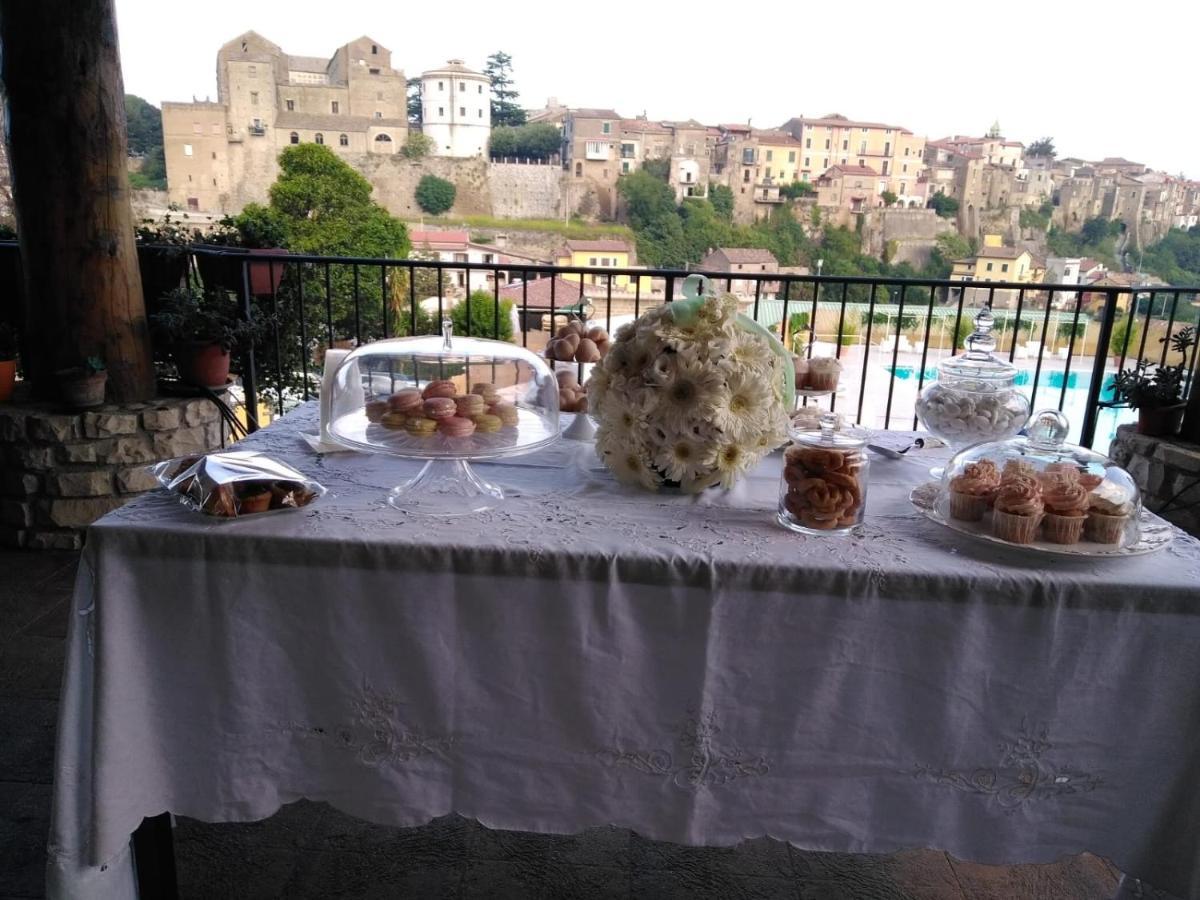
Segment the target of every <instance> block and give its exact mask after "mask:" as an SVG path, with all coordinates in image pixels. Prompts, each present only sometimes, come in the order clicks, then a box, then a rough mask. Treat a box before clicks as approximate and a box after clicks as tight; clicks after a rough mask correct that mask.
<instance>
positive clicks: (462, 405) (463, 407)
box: [454, 394, 484, 419]
mask: <svg viewBox="0 0 1200 900" xmlns="http://www.w3.org/2000/svg"><path fill="white" fill-rule="evenodd" d="M454 402H455V403H456V404H458V414H459V415H460V416H464V417H466V418H468V419H469V418H471V417H472V416H477V415H479V414H480V413H482V412H483V409H484V402H483V397H481V396H479V394H467V395H466V396H464V397H455V398H454Z"/></svg>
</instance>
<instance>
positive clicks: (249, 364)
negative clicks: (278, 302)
mask: <svg viewBox="0 0 1200 900" xmlns="http://www.w3.org/2000/svg"><path fill="white" fill-rule="evenodd" d="M242 314H243V315H244V316H245V317H246V321H247V322H253V321H254V309H253V305H252V303H251V301H250V263H249V262H247V261H246V260H242ZM242 391H243V392H244V393H245V400H246V431H248V432H253V431H258V367H257V365H256V363H255V360H254V340H253V339H251V340H250V341H249V342H248V343H247V345H246V352H245V356H244V357H243V363H242Z"/></svg>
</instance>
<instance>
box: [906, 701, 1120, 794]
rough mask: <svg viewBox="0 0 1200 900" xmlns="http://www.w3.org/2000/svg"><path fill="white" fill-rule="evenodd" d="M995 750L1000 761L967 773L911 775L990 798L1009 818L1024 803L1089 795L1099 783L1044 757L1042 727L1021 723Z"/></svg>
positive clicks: (922, 768) (1046, 745) (925, 768)
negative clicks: (1016, 732) (1016, 733)
mask: <svg viewBox="0 0 1200 900" xmlns="http://www.w3.org/2000/svg"><path fill="white" fill-rule="evenodd" d="M999 749H1000V760H999V762H998V763H997V764H996V765H994V766H982V767H980V768H978V769H973V770H971V771H969V772H967V771H958V770H955V769H941V768H937V767H935V766H929V765H918V766H917V767H916V769H914V771H913V773H912V775H913V777H914V778H917V779H921V780H927V781H932V782H934V783H935V784H941V785H946V786H947V787H951V788H954V789H955V790H958V791H962V792H964V793H968V794H980V795H982V796H986V797H994V798H996V802H997V803H998V804H999V805H1000V808H1001V809H1003V810H1004V811H1005V812H1006V813H1007V814H1009V815H1011V814H1012V813H1014V812H1016V811H1017V810H1018V809H1020V808H1022V807H1023V806H1025V805H1026V804H1028V803H1033V802H1036V801H1042V800H1049V799H1051V798H1055V797H1063V796H1067V795H1069V794H1084V793H1090V792H1091V791H1094V790H1095V789H1096V788H1098V787H1100V786H1101V785H1102V784H1103V780H1102V779H1101V778H1100V776H1099V775H1094V774H1091V773H1089V772H1084V771H1082V770H1080V769H1075V768H1072V767H1070V766H1065V765H1058V764H1057V763H1054V762H1052V761H1050V760H1048V759H1045V758H1044V757H1045V755H1046V753H1047V752H1048V751H1050V750H1053V749H1054V745H1053V744H1052V743H1050V741H1049V740H1048V732H1047V728H1046V726H1045V725H1040V726H1038V727H1037V728H1036V729H1031V728H1029V726H1028V724H1027V723H1025V722H1022V723H1021V730H1020V733H1019V734H1018V736H1017V737H1016V738H1015V739H1013V740H1010V741H1001V742H1000V744H999Z"/></svg>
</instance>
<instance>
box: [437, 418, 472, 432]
mask: <svg viewBox="0 0 1200 900" xmlns="http://www.w3.org/2000/svg"><path fill="white" fill-rule="evenodd" d="M438 431H440V432H441V433H442V434H444V435H445V436H446V437H467V436H469V435H471V434H474V433H475V423H474V422H472V421H471V420H470V419H464V418H463V417H462V416H447V417H446V418H444V419H439V420H438Z"/></svg>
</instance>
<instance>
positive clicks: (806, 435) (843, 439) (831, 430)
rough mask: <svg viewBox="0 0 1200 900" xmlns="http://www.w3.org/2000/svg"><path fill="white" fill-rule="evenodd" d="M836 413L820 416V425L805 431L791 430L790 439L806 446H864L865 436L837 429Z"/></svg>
mask: <svg viewBox="0 0 1200 900" xmlns="http://www.w3.org/2000/svg"><path fill="white" fill-rule="evenodd" d="M837 426H838V420H837V415H836V414H834V413H832V412H827V413H825V414H824V415H823V416H821V423H820V427H819V428H817V429H809V430H806V431H793V432H792V440H793V441H794V442H795V443H797V444H803V445H804V446H806V447H832V448H835V449H840V450H853V449H856V448H861V447H864V446H866V443H867V438H866V436H865V435H863V434H862V433H861V432H857V431H838V430H836V429H837Z"/></svg>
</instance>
